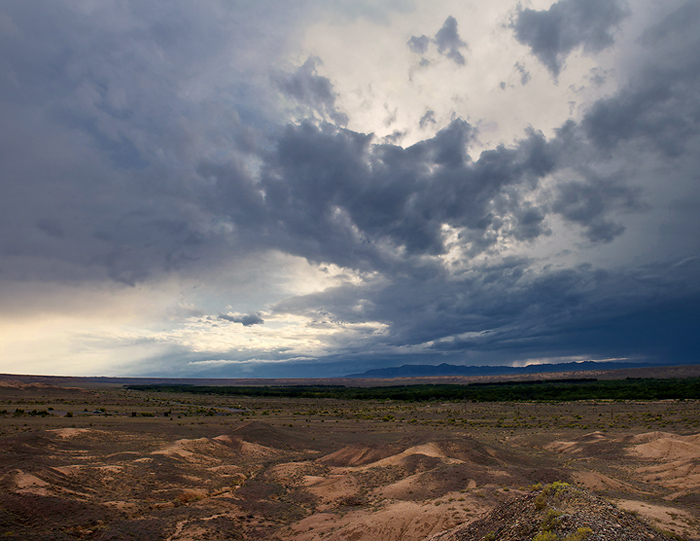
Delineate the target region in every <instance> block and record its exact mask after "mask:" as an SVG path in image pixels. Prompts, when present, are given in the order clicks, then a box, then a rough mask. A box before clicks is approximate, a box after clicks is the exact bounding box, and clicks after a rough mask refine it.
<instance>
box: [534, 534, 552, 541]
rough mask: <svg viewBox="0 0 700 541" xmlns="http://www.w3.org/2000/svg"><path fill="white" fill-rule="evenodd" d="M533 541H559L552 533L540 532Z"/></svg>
mask: <svg viewBox="0 0 700 541" xmlns="http://www.w3.org/2000/svg"><path fill="white" fill-rule="evenodd" d="M532 541H557V535H556V534H554V533H552V532H540V533H538V534H537V535H536V536H535V537H533V538H532Z"/></svg>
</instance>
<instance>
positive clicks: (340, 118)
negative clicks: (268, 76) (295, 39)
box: [278, 57, 348, 125]
mask: <svg viewBox="0 0 700 541" xmlns="http://www.w3.org/2000/svg"><path fill="white" fill-rule="evenodd" d="M320 63H321V60H320V59H319V58H317V57H310V58H309V59H308V60H307V61H306V62H305V63H304V64H303V65H302V66H301V67H299V69H297V71H295V72H294V73H292V74H288V75H283V76H279V77H278V84H279V86H280V88H281V89H282V91H283V92H284V93H285V94H287V95H288V96H291V97H293V98H294V99H296V100H297V101H298V102H299V103H302V104H304V105H307V106H309V107H310V108H311V109H313V110H315V111H317V112H318V113H320V114H321V116H322V117H328V118H330V119H331V120H333V121H334V122H335V123H336V124H339V125H345V124H347V123H348V117H347V115H345V114H344V113H340V112H338V111H337V110H336V107H335V99H336V94H335V92H334V91H333V85H332V84H331V82H330V81H329V80H328V79H327V78H326V77H322V76H320V75H318V74H317V71H316V66H317V65H319V64H320Z"/></svg>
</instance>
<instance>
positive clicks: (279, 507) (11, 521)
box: [0, 386, 700, 541]
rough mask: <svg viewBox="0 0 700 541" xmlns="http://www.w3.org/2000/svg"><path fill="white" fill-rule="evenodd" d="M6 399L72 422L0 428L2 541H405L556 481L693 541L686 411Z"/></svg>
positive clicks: (693, 475)
mask: <svg viewBox="0 0 700 541" xmlns="http://www.w3.org/2000/svg"><path fill="white" fill-rule="evenodd" d="M8 388H9V389H11V391H12V392H13V393H15V394H13V395H12V397H11V398H6V399H5V405H4V406H3V407H2V408H4V409H6V410H7V409H8V407H9V408H12V409H14V408H16V407H20V408H22V409H24V410H31V409H39V408H41V409H44V408H48V407H51V408H52V411H66V410H68V409H70V410H73V411H74V412H76V414H75V416H74V417H72V418H69V417H65V416H57V415H53V416H52V415H47V416H42V417H36V416H34V417H31V416H27V415H18V416H14V415H5V416H4V417H2V416H0V430H1V431H2V435H0V531H2V532H3V534H4V535H5V536H6V537H7V538H10V539H12V538H13V537H12V536H13V535H16V536H20V532H24V535H25V538H37V539H38V538H43V537H46V536H48V535H49V534H50V532H62V534H63V535H65V536H67V538H91V539H128V538H140V539H167V540H169V541H179V540H182V541H184V540H199V539H270V540H271V541H272V540H274V539H278V540H280V539H281V540H289V541H291V540H297V539H298V540H307V541H311V540H321V539H324V540H327V539H352V540H355V541H363V540H376V539H382V540H388V541H391V540H409V541H412V540H421V539H425V538H427V537H429V536H431V535H433V534H436V533H438V532H441V531H444V530H449V529H450V528H453V527H455V526H458V525H461V524H466V523H468V522H470V521H473V520H475V519H477V518H478V517H480V516H482V515H483V514H484V513H486V512H488V511H490V510H491V509H493V508H494V507H495V506H497V505H498V504H500V503H502V502H505V501H507V500H509V499H510V498H512V497H513V496H514V495H517V494H524V493H527V492H529V490H530V489H531V487H532V486H533V485H536V484H538V483H550V482H552V481H556V480H562V481H568V482H571V483H575V484H577V485H579V486H582V487H585V488H587V489H588V490H590V491H592V492H594V493H596V494H599V495H602V496H604V497H606V498H608V499H609V500H611V501H615V502H618V503H619V504H620V506H621V507H623V508H624V509H626V510H628V511H629V512H633V513H636V514H637V515H638V516H640V517H642V518H643V519H645V520H647V521H648V522H649V523H650V524H652V525H654V526H656V527H658V528H660V529H663V530H666V531H669V532H672V533H675V534H677V535H680V536H683V537H685V538H688V539H700V469H699V468H698V464H700V429H696V428H695V426H694V425H693V424H692V422H694V421H693V419H696V418H698V413H700V405H699V404H695V403H689V402H685V403H684V404H682V405H678V404H674V403H657V404H609V403H602V404H568V405H557V406H553V405H542V406H539V405H528V404H520V405H506V406H504V405H472V404H435V403H429V404H423V405H411V404H401V403H390V404H383V403H377V404H365V403H362V404H354V403H353V404H340V403H338V402H333V401H325V402H324V401H320V402H309V401H286V402H285V401H268V402H257V401H254V400H252V399H251V400H249V401H248V402H246V403H245V404H244V406H245V407H247V408H248V410H246V411H247V412H246V413H245V414H240V415H223V414H221V415H214V416H211V415H207V414H206V413H201V412H202V411H209V409H210V408H212V407H217V406H221V407H228V408H230V407H234V406H238V405H239V404H231V403H228V402H226V401H225V399H220V398H216V397H210V398H206V400H208V402H206V403H192V404H191V405H185V404H187V403H186V402H185V400H187V399H188V397H174V398H172V399H170V401H168V400H165V399H163V398H162V397H160V396H154V397H145V398H147V399H148V400H146V399H145V398H144V397H143V396H141V395H133V394H129V393H125V392H122V391H119V392H117V391H115V392H113V393H110V392H106V391H104V390H100V392H99V393H98V394H97V395H90V396H88V397H87V398H86V396H85V394H84V393H81V394H80V395H79V397H78V398H75V399H74V402H71V403H69V404H65V403H64V402H66V401H67V402H70V400H64V399H63V398H61V400H62V402H60V403H59V402H54V403H51V402H48V401H47V399H46V397H44V396H42V395H41V393H42V392H43V391H44V387H41V386H29V387H26V388H24V389H19V390H18V389H17V388H16V387H8ZM19 391H22V392H26V393H27V394H26V395H24V398H23V400H24V403H22V402H19V401H18V398H17V394H16V393H17V392H19ZM55 394H57V395H58V393H55ZM60 396H61V397H63V396H64V395H60ZM1 397H2V394H1V393H0V398H1ZM217 400H219V401H220V402H216V401H217ZM39 402H43V403H39ZM174 404H180V406H178V407H179V408H180V409H179V410H175V412H174V413H173V411H172V410H174ZM98 407H103V408H105V410H106V411H107V412H111V414H110V415H100V414H96V413H94V412H95V410H96V408H98ZM2 408H0V409H2ZM81 410H82V411H83V413H79V412H81ZM10 411H12V410H10ZM132 412H137V413H138V416H132ZM250 412H257V414H253V413H250ZM263 412H265V414H264V415H263ZM386 413H391V415H392V418H393V419H394V421H391V422H388V421H386V420H385V418H386ZM143 414H148V415H150V416H148V415H146V416H144V415H143ZM674 416H675V417H674ZM674 419H677V421H673V420H674ZM683 419H688V421H682V420H683ZM682 422H685V423H686V424H682ZM555 423H558V424H555ZM634 423H636V424H634ZM674 423H675V424H674ZM633 424H634V426H632V425H633ZM598 426H599V427H600V428H597V427H598ZM13 532H14V533H13ZM51 535H53V534H51ZM15 538H20V537H15Z"/></svg>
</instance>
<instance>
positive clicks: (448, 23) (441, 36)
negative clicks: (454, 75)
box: [435, 16, 467, 66]
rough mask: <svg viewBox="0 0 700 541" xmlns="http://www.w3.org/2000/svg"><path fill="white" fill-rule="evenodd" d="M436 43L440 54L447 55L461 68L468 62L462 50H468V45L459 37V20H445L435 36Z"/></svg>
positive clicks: (451, 18) (450, 18) (452, 18)
mask: <svg viewBox="0 0 700 541" xmlns="http://www.w3.org/2000/svg"><path fill="white" fill-rule="evenodd" d="M435 43H436V44H437V46H438V52H439V53H440V54H443V55H445V56H446V57H447V58H449V59H450V60H452V61H453V62H455V63H456V64H459V65H461V66H463V65H464V64H465V62H466V61H465V59H464V55H462V53H461V52H460V49H464V48H466V46H467V44H466V43H465V42H464V41H462V39H461V38H460V37H459V32H458V31H457V19H455V18H454V17H451V16H450V17H448V18H447V19H446V20H445V24H443V25H442V28H441V29H440V30H438V33H437V34H435Z"/></svg>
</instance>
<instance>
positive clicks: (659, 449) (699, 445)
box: [631, 432, 700, 460]
mask: <svg viewBox="0 0 700 541" xmlns="http://www.w3.org/2000/svg"><path fill="white" fill-rule="evenodd" d="M634 441H635V443H637V442H640V443H639V444H638V445H634V446H633V447H632V448H631V450H632V452H633V453H636V454H637V455H639V456H641V457H643V458H652V459H655V460H687V459H694V458H696V457H698V456H700V435H698V434H696V435H694V436H678V435H676V434H667V433H664V432H656V433H651V434H641V435H639V436H636V437H635V439H634Z"/></svg>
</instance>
